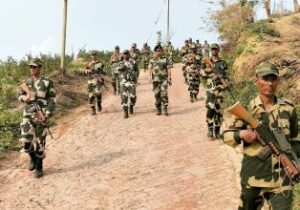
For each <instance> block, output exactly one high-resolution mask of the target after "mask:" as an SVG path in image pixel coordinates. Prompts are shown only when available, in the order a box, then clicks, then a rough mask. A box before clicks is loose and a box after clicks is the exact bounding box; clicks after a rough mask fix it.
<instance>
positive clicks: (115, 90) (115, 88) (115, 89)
mask: <svg viewBox="0 0 300 210" xmlns="http://www.w3.org/2000/svg"><path fill="white" fill-rule="evenodd" d="M112 86H113V89H114V95H116V94H117V87H116V83H113V84H112Z"/></svg>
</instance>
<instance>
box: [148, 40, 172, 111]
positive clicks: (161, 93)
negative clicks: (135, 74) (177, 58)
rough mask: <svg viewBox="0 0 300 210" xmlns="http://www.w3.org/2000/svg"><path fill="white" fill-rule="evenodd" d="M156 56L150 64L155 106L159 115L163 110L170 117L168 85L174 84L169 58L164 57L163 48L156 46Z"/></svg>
mask: <svg viewBox="0 0 300 210" xmlns="http://www.w3.org/2000/svg"><path fill="white" fill-rule="evenodd" d="M154 52H155V55H154V57H153V58H152V59H151V60H150V62H149V69H150V73H151V78H152V83H153V92H154V96H155V106H156V109H157V115H161V113H162V108H163V112H164V114H165V115H166V116H167V115H168V85H171V84H172V78H171V71H170V69H169V61H168V58H166V57H163V48H162V46H161V45H156V46H155V48H154Z"/></svg>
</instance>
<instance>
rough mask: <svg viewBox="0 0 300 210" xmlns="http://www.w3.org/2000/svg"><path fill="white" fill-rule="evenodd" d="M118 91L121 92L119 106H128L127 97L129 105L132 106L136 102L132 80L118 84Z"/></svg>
mask: <svg viewBox="0 0 300 210" xmlns="http://www.w3.org/2000/svg"><path fill="white" fill-rule="evenodd" d="M120 93H121V106H122V107H123V108H124V107H128V98H129V105H130V106H134V105H135V103H136V84H135V83H134V82H127V83H124V84H120Z"/></svg>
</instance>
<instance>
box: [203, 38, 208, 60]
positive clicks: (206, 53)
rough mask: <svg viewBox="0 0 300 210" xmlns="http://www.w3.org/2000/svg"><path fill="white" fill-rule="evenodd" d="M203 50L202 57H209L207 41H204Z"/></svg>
mask: <svg viewBox="0 0 300 210" xmlns="http://www.w3.org/2000/svg"><path fill="white" fill-rule="evenodd" d="M203 50H204V52H203V54H204V56H209V44H208V43H207V40H205V41H204V44H203Z"/></svg>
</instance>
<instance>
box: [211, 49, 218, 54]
mask: <svg viewBox="0 0 300 210" xmlns="http://www.w3.org/2000/svg"><path fill="white" fill-rule="evenodd" d="M211 54H212V56H218V55H219V50H218V49H215V48H213V49H211Z"/></svg>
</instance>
